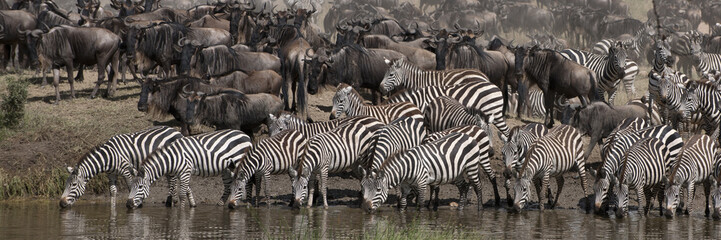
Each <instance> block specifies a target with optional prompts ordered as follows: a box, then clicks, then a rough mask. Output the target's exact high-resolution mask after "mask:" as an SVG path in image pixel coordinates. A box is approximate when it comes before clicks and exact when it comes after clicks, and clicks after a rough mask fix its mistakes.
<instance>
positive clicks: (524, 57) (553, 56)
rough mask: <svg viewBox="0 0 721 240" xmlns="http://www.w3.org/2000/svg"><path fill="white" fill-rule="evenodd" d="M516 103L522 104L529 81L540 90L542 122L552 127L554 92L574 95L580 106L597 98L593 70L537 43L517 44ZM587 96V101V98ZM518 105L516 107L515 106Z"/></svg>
mask: <svg viewBox="0 0 721 240" xmlns="http://www.w3.org/2000/svg"><path fill="white" fill-rule="evenodd" d="M515 55H516V60H515V65H516V76H517V79H524V78H523V76H526V77H527V78H526V79H524V80H521V81H520V82H519V84H518V95H519V101H518V102H519V106H523V104H524V101H525V99H524V98H525V96H527V89H528V86H529V84H530V83H529V81H530V82H533V83H536V84H537V85H538V87H539V88H541V91H543V96H544V102H545V107H546V120H545V125H546V126H547V127H548V128H551V127H553V122H554V120H553V106H554V104H553V102H554V100H555V99H556V94H557V93H558V94H561V95H563V96H564V97H566V98H569V99H570V98H574V97H578V98H579V99H580V100H581V104H582V106H586V105H588V103H589V102H590V101H595V100H597V99H600V97H599V96H597V92H596V79H595V78H596V74H595V73H594V72H593V71H591V70H589V69H588V68H586V67H584V66H581V65H579V64H577V63H575V62H573V61H571V60H568V59H566V58H564V57H563V56H562V55H561V54H560V53H559V52H556V51H554V50H549V49H539V48H537V47H533V48H530V49H528V48H525V47H518V48H516V51H515ZM589 100H590V101H589ZM519 109H520V107H519Z"/></svg>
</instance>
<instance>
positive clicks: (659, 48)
mask: <svg viewBox="0 0 721 240" xmlns="http://www.w3.org/2000/svg"><path fill="white" fill-rule="evenodd" d="M655 45H656V46H655V48H656V49H655V50H654V53H653V55H654V62H655V64H659V65H665V66H667V67H671V65H673V59H672V58H671V50H669V43H668V42H667V41H663V40H658V41H656V44H655Z"/></svg>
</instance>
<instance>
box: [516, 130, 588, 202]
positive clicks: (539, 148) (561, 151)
mask: <svg viewBox="0 0 721 240" xmlns="http://www.w3.org/2000/svg"><path fill="white" fill-rule="evenodd" d="M581 136H582V135H581V133H580V132H579V131H578V130H576V129H575V128H573V127H571V126H568V125H561V126H558V127H555V128H553V129H551V130H550V131H549V132H548V134H546V135H544V136H543V137H541V138H540V139H538V140H537V141H536V142H535V143H533V145H531V147H530V148H529V149H528V152H527V153H526V161H525V162H524V163H523V167H522V168H521V170H520V171H519V173H518V178H517V179H516V182H515V185H514V187H513V189H514V191H515V197H514V198H513V201H514V203H513V206H514V208H515V209H516V211H519V212H520V211H521V210H522V209H523V207H525V205H526V202H527V201H528V198H529V197H528V195H529V194H528V192H529V191H530V190H529V188H530V187H531V181H534V182H535V185H536V194H537V196H538V203H539V206H540V208H541V210H544V209H545V207H544V205H543V194H542V190H545V189H548V185H549V181H550V178H551V177H555V178H556V183H557V184H558V192H557V193H556V199H555V200H554V201H553V203H552V204H551V208H553V207H555V205H556V203H558V198H559V196H561V191H562V190H563V183H564V178H563V173H565V172H568V171H570V170H571V169H572V168H573V167H577V169H578V175H579V176H580V177H581V188H582V189H583V196H584V197H585V196H587V195H588V191H587V190H586V185H587V180H586V161H585V159H584V158H583V155H584V154H583V141H582V140H581ZM587 201H588V200H587Z"/></svg>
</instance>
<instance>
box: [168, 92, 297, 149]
mask: <svg viewBox="0 0 721 240" xmlns="http://www.w3.org/2000/svg"><path fill="white" fill-rule="evenodd" d="M182 96H183V97H184V98H185V99H186V101H187V102H188V103H187V110H186V111H185V114H186V119H188V120H189V122H188V123H189V124H194V123H196V122H198V123H202V124H205V125H208V126H215V128H216V129H239V130H241V131H243V132H245V133H246V134H248V136H250V137H251V138H252V137H253V132H254V130H255V129H256V128H258V127H260V125H261V124H269V116H270V115H271V114H272V115H279V114H280V113H281V111H283V102H282V101H281V100H280V98H279V97H278V96H274V95H271V94H267V93H258V94H244V93H243V92H241V91H238V90H235V89H223V90H220V91H218V92H217V93H214V94H206V93H203V92H200V91H193V92H188V91H183V94H182Z"/></svg>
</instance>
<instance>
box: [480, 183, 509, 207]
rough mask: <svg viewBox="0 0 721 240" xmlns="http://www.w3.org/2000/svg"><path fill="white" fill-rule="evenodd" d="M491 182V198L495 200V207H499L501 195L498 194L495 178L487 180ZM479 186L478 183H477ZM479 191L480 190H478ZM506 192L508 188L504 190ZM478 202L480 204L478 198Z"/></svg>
mask: <svg viewBox="0 0 721 240" xmlns="http://www.w3.org/2000/svg"><path fill="white" fill-rule="evenodd" d="M489 180H490V181H491V186H493V197H495V198H496V207H498V206H501V195H500V194H498V181H497V180H496V177H495V176H494V177H493V178H489ZM479 184H480V181H479ZM479 191H480V189H479ZM506 191H508V188H506ZM478 202H479V203H480V202H481V201H480V198H479V199H478Z"/></svg>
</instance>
